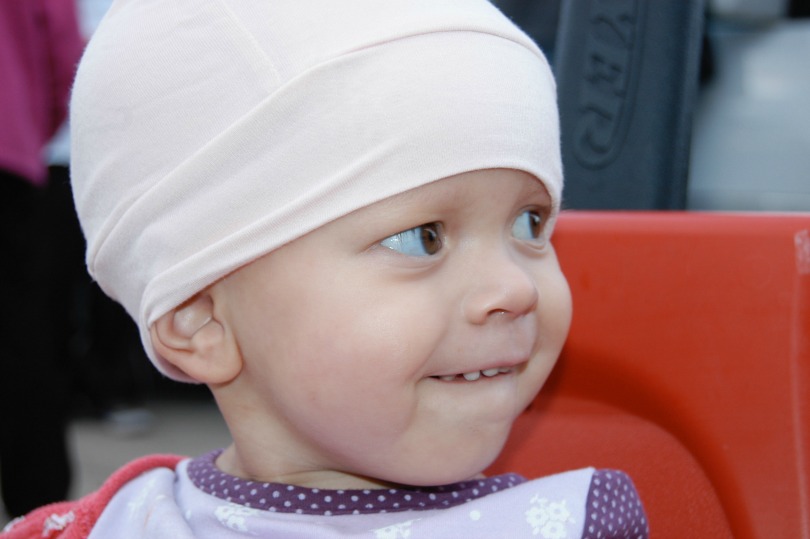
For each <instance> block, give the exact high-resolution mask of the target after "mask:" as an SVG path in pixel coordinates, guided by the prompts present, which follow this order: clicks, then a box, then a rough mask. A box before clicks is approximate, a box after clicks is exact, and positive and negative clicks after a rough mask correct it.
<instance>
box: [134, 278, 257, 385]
mask: <svg viewBox="0 0 810 539" xmlns="http://www.w3.org/2000/svg"><path fill="white" fill-rule="evenodd" d="M215 307H216V306H215V304H214V299H213V297H212V296H211V294H210V293H209V291H203V292H200V293H198V294H197V295H195V296H194V297H192V298H191V299H189V300H188V301H186V302H185V303H183V304H182V305H180V306H178V307H175V308H174V309H172V310H171V311H169V312H167V313H166V314H164V315H163V316H161V317H160V318H158V320H157V321H156V322H155V323H154V324H152V327H151V328H149V332H150V334H151V337H152V345H153V346H154V347H155V351H156V352H157V353H158V354H160V355H161V357H163V359H165V360H166V361H168V362H169V363H171V364H172V365H174V366H175V367H177V368H178V369H180V370H181V371H183V372H184V373H185V374H187V375H188V376H190V377H191V378H193V379H194V380H197V381H198V382H202V383H204V384H208V385H218V384H224V383H227V382H230V381H231V380H233V379H234V378H235V377H236V376H237V375H238V374H239V372H240V371H241V369H242V361H241V357H240V356H239V354H238V353H237V352H238V347H237V346H235V343H234V342H233V339H232V334H231V333H230V332H229V331H227V327H226V324H225V320H223V319H220V317H219V316H218V315H217V312H216V308H215Z"/></svg>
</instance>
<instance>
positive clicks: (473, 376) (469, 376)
mask: <svg viewBox="0 0 810 539" xmlns="http://www.w3.org/2000/svg"><path fill="white" fill-rule="evenodd" d="M508 372H512V367H500V368H494V369H485V370H483V371H472V372H465V373H463V374H448V375H445V376H433V378H436V379H439V380H441V381H442V382H453V381H456V380H462V379H463V380H466V381H468V382H475V381H476V380H478V379H479V378H481V376H482V375H483V376H484V377H485V378H492V377H493V376H498V375H499V374H506V373H508Z"/></svg>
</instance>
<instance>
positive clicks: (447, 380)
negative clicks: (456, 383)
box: [439, 374, 456, 382]
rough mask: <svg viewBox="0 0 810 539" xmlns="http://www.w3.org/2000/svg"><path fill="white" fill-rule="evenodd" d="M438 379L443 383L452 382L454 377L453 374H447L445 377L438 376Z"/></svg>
mask: <svg viewBox="0 0 810 539" xmlns="http://www.w3.org/2000/svg"><path fill="white" fill-rule="evenodd" d="M439 379H441V380H443V381H445V382H452V381H453V380H455V379H456V375H455V374H449V375H447V376H439Z"/></svg>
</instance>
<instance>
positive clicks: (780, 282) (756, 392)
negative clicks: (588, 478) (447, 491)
mask: <svg viewBox="0 0 810 539" xmlns="http://www.w3.org/2000/svg"><path fill="white" fill-rule="evenodd" d="M554 244H555V246H556V248H557V252H558V255H559V258H560V262H561V264H562V266H563V270H564V271H565V273H566V275H567V277H568V280H569V283H570V286H571V289H572V294H573V298H574V321H573V325H572V328H571V334H570V337H569V340H568V343H567V345H566V347H565V349H564V351H563V355H562V357H561V359H560V363H559V364H558V365H557V367H556V369H555V371H554V372H553V374H552V376H551V378H550V379H549V381H548V383H547V385H546V387H545V388H544V389H543V390H542V391H541V393H540V395H539V396H538V398H537V399H536V400H535V402H534V403H533V404H532V405H531V407H530V408H529V409H528V410H527V412H526V413H525V414H523V415H522V416H521V418H520V419H519V420H518V422H517V423H516V425H515V428H514V430H513V433H512V436H511V437H510V440H509V442H508V443H507V446H506V448H505V450H504V452H503V454H502V456H501V457H500V458H499V460H498V461H497V462H496V463H495V464H494V465H493V466H492V467H491V469H490V470H489V471H490V473H499V472H504V471H518V472H520V473H523V474H524V475H527V476H529V477H537V476H540V475H546V474H551V473H555V472H558V471H562V470H567V469H572V468H579V467H583V466H596V467H601V468H619V469H622V470H625V471H627V472H628V473H629V474H630V475H631V477H632V478H633V480H634V482H635V483H636V487H637V488H638V490H639V492H640V494H641V497H642V500H643V501H644V504H645V507H646V509H647V512H648V516H649V520H650V527H651V531H652V537H654V538H684V537H690V538H691V537H700V538H704V537H710V538H713V539H716V538H726V537H735V538H737V539H753V538H757V539H764V538H791V539H793V538H803V539H810V495H809V491H810V479H809V478H808V471H809V470H810V446H809V445H808V444H810V214H793V215H754V214H745V215H732V214H701V213H654V212H650V213H626V212H611V213H606V212H569V213H564V214H563V215H562V216H561V218H560V222H559V226H558V229H557V231H556V232H555V238H554ZM541 301H542V299H541Z"/></svg>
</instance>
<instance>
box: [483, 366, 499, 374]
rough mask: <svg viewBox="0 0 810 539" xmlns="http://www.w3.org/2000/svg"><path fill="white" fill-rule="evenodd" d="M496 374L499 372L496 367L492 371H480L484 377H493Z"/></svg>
mask: <svg viewBox="0 0 810 539" xmlns="http://www.w3.org/2000/svg"><path fill="white" fill-rule="evenodd" d="M498 372H500V371H499V369H498V368H497V367H496V368H494V369H486V370H483V371H481V374H483V375H484V376H495V375H496V374H498Z"/></svg>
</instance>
